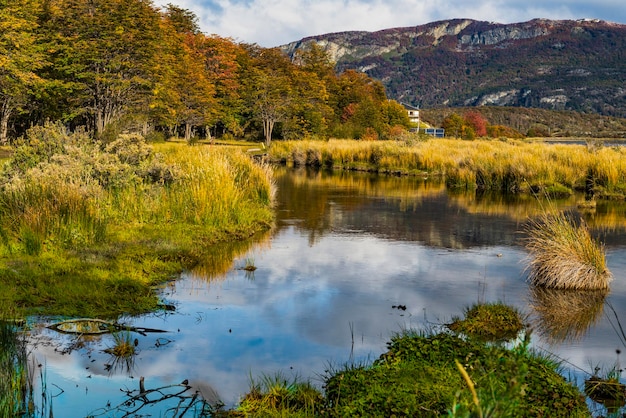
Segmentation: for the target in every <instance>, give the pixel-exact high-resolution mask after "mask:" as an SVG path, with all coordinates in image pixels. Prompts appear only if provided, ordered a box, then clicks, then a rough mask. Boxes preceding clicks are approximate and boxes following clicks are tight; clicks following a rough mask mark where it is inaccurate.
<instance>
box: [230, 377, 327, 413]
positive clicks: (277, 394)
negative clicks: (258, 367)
mask: <svg viewBox="0 0 626 418" xmlns="http://www.w3.org/2000/svg"><path fill="white" fill-rule="evenodd" d="M322 407H323V396H322V394H321V392H320V391H319V390H318V389H316V388H315V387H314V386H313V385H312V384H311V383H310V382H302V381H299V380H298V379H297V378H293V379H287V378H285V377H284V376H283V375H281V374H280V373H278V374H276V375H274V376H264V377H262V378H261V379H260V380H258V381H254V380H253V381H252V383H251V388H250V391H249V392H248V393H247V394H246V395H245V396H244V398H243V399H242V400H241V402H240V403H239V407H238V408H237V411H236V412H237V413H241V414H242V415H243V416H254V417H277V416H283V417H287V416H289V417H312V416H318V415H319V414H320V413H321V408H322Z"/></svg>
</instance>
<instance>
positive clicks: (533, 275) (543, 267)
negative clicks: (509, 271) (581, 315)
mask: <svg viewBox="0 0 626 418" xmlns="http://www.w3.org/2000/svg"><path fill="white" fill-rule="evenodd" d="M526 232H527V233H528V238H527V239H526V248H527V249H528V251H529V254H530V255H529V266H528V270H529V275H528V280H529V282H530V283H531V284H533V285H535V286H541V287H546V288H553V289H572V290H602V289H608V287H609V283H610V282H611V280H612V278H613V276H612V274H611V272H610V271H609V269H608V267H607V265H606V258H605V254H604V246H603V245H602V244H601V243H599V242H598V241H596V240H595V239H594V238H593V237H592V236H591V233H590V232H589V229H588V227H587V225H586V223H585V222H584V221H583V220H582V219H581V220H580V221H578V222H575V221H574V220H573V219H572V217H571V216H568V215H566V214H565V213H564V212H559V213H557V214H550V213H546V214H543V215H542V216H540V217H539V218H538V219H536V220H533V221H531V222H529V224H528V225H527V227H526Z"/></svg>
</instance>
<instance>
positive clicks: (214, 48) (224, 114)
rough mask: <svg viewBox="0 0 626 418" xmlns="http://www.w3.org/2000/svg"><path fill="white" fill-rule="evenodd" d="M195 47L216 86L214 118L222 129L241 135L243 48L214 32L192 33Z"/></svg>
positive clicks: (207, 73) (209, 77) (206, 72)
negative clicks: (203, 34) (241, 64)
mask: <svg viewBox="0 0 626 418" xmlns="http://www.w3.org/2000/svg"><path fill="white" fill-rule="evenodd" d="M194 40H195V43H194V45H193V47H194V49H195V50H196V51H198V53H199V54H201V55H202V57H203V62H204V72H205V74H206V76H207V78H208V79H209V80H210V81H211V83H212V84H213V86H214V88H215V99H216V103H215V108H214V110H215V120H216V123H217V124H218V125H219V127H220V128H221V130H222V133H225V132H229V133H231V134H232V135H234V136H242V135H243V126H242V125H243V124H244V120H243V119H244V117H243V114H242V113H243V112H244V101H243V98H242V93H241V83H240V73H241V67H240V63H239V60H238V59H239V57H240V56H241V55H242V54H245V53H246V51H245V50H244V48H242V47H241V46H240V45H238V44H236V43H235V42H234V41H233V40H232V39H229V38H223V37H220V36H217V35H210V36H202V37H199V36H198V37H195V38H194Z"/></svg>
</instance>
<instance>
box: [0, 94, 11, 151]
mask: <svg viewBox="0 0 626 418" xmlns="http://www.w3.org/2000/svg"><path fill="white" fill-rule="evenodd" d="M9 101H10V100H8V99H7V100H5V101H4V103H2V109H0V144H2V145H4V144H6V143H7V142H9V138H8V134H9V117H10V116H11V106H10V104H9Z"/></svg>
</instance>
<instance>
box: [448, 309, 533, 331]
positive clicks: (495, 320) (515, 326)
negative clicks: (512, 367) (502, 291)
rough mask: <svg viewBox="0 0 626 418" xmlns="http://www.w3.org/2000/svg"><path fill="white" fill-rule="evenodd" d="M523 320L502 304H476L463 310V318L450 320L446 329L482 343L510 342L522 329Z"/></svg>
mask: <svg viewBox="0 0 626 418" xmlns="http://www.w3.org/2000/svg"><path fill="white" fill-rule="evenodd" d="M524 327H525V324H524V318H523V316H522V314H521V313H520V312H519V311H518V310H517V309H515V308H513V307H511V306H508V305H506V304H504V303H500V302H498V303H477V304H475V305H473V306H471V307H470V308H468V309H466V310H465V314H464V317H463V318H458V317H456V318H452V322H451V323H450V324H448V328H449V329H450V330H452V331H454V332H455V333H459V334H464V335H467V336H469V337H472V338H476V339H479V340H483V341H510V340H512V339H515V338H516V337H517V336H518V334H519V333H520V332H521V331H522V330H523V329H524Z"/></svg>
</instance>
